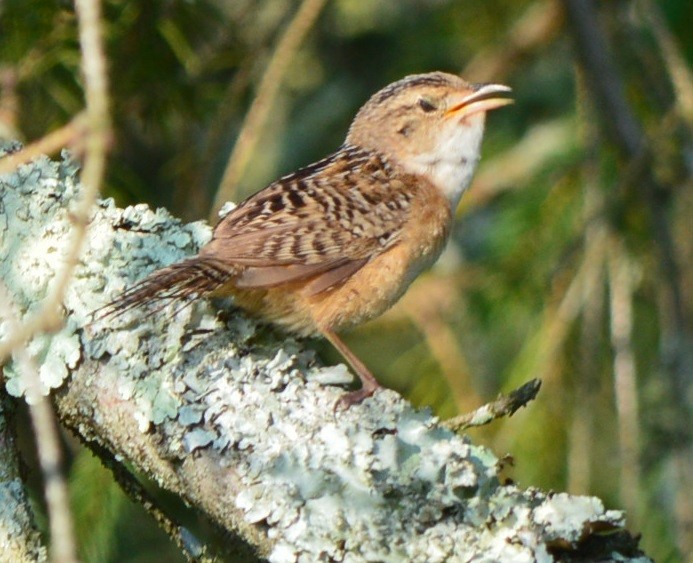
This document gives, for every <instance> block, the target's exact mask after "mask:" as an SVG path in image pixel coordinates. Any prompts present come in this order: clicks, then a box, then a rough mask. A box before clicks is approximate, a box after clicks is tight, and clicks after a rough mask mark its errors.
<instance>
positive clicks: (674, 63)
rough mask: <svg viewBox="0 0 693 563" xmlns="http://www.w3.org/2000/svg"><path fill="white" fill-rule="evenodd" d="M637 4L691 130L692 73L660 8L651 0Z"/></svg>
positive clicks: (692, 115)
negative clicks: (656, 45) (647, 24)
mask: <svg viewBox="0 0 693 563" xmlns="http://www.w3.org/2000/svg"><path fill="white" fill-rule="evenodd" d="M639 4H640V9H641V11H642V13H643V15H644V16H645V18H646V20H647V21H648V22H649V24H650V29H651V30H652V34H653V35H654V37H655V39H656V40H657V43H658V44H659V48H660V50H661V51H662V57H663V59H664V62H665V66H666V70H667V72H668V73H669V77H670V80H671V83H672V84H673V85H674V91H675V93H676V105H677V106H678V109H679V111H680V113H681V117H682V118H683V119H684V120H685V121H686V123H687V124H688V127H689V128H692V129H693V73H692V72H691V70H690V68H689V66H688V64H687V62H686V59H685V58H684V57H683V55H682V53H681V49H680V48H679V46H678V45H677V42H676V38H675V37H674V34H673V33H671V31H670V30H669V28H668V27H667V26H666V23H665V22H664V17H663V16H662V10H661V8H660V7H659V6H658V5H657V4H655V3H654V2H652V0H639Z"/></svg>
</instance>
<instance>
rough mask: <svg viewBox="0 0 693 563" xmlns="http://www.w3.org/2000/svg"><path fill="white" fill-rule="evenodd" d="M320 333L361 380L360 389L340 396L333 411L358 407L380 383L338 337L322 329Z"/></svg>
mask: <svg viewBox="0 0 693 563" xmlns="http://www.w3.org/2000/svg"><path fill="white" fill-rule="evenodd" d="M321 332H322V334H323V336H324V337H325V338H327V340H328V341H329V342H330V344H332V346H334V347H335V348H336V349H337V351H338V352H339V353H340V354H341V355H342V356H343V357H344V359H345V360H346V361H347V362H348V363H349V365H350V366H351V367H352V369H353V370H354V371H355V372H356V375H358V376H359V378H360V379H361V389H357V390H356V391H351V392H349V393H345V394H344V395H342V396H341V397H340V398H339V400H338V401H337V404H336V405H335V409H342V408H343V409H348V408H349V407H350V406H352V405H358V404H359V403H360V402H361V401H363V400H364V399H367V398H368V397H370V396H371V395H372V394H373V393H375V392H376V391H377V390H378V389H380V387H381V385H380V383H378V382H377V381H376V379H375V377H373V374H372V373H371V372H370V370H369V369H368V368H367V367H366V364H364V363H363V362H362V361H361V360H359V359H358V358H357V357H356V354H354V353H353V352H352V351H351V350H349V348H348V347H347V345H346V344H345V343H344V342H343V341H342V339H341V338H339V336H337V335H336V334H335V333H334V332H332V331H331V330H325V329H323V330H322V331H321Z"/></svg>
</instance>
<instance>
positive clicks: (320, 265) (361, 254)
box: [109, 73, 509, 406]
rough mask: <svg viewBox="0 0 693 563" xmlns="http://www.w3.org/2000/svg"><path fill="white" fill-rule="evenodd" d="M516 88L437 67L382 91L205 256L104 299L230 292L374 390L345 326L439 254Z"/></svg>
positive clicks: (216, 237)
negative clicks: (327, 152) (330, 351)
mask: <svg viewBox="0 0 693 563" xmlns="http://www.w3.org/2000/svg"><path fill="white" fill-rule="evenodd" d="M508 92H509V89H508V88H507V87H504V86H499V85H470V84H467V83H466V82H464V81H463V80H462V79H461V78H459V77H457V76H454V75H449V74H444V73H430V74H425V75H415V76H411V77H407V78H405V79H403V80H401V81H399V82H396V83H394V84H391V85H390V86H388V87H386V88H384V89H383V90H381V91H380V92H378V93H377V94H375V95H374V96H373V97H372V98H371V99H370V100H369V102H368V103H367V104H366V105H364V107H363V108H362V109H361V110H360V111H359V113H358V115H357V116H356V118H355V119H354V122H353V124H352V126H351V128H350V130H349V134H348V136H347V139H346V142H345V144H344V145H343V146H342V147H341V148H340V149H339V150H338V151H337V152H335V153H334V154H332V155H331V156H329V157H327V158H325V159H323V160H321V161H319V162H316V163H314V164H312V165H310V166H307V167H305V168H302V169H300V170H298V171H296V172H294V173H292V174H289V175H287V176H284V177H283V178H280V179H279V180H277V181H276V182H274V183H272V184H270V185H269V186H268V187H267V188H265V189H264V190H261V191H260V192H258V193H256V194H255V195H253V196H251V197H249V198H248V199H246V200H245V201H243V202H242V203H241V204H240V205H238V207H236V208H234V209H233V210H232V211H231V212H230V213H229V214H228V215H226V216H225V217H224V218H223V219H222V220H221V221H220V222H219V223H218V224H217V226H216V228H215V230H214V234H213V237H212V240H211V241H210V242H209V243H208V244H206V245H205V246H204V247H203V248H202V249H201V250H200V252H199V254H198V255H197V256H194V257H192V258H189V259H187V260H184V261H182V262H179V263H177V264H173V265H171V266H168V267H166V268H163V269H161V270H158V271H156V272H154V273H153V274H151V275H150V276H149V277H148V278H146V279H145V280H143V281H142V282H140V283H139V284H137V285H135V286H134V287H132V288H130V289H129V290H127V291H126V292H124V293H123V294H122V295H121V296H120V297H119V298H118V299H116V300H115V301H114V302H113V303H112V304H110V306H109V310H110V311H111V312H113V313H115V314H118V313H120V312H122V311H124V310H127V309H129V308H132V307H136V306H139V305H142V304H147V303H150V302H152V301H156V300H160V299H189V298H195V297H205V296H228V295H232V296H233V297H234V299H235V302H236V303H237V304H238V305H239V306H240V307H241V308H243V309H245V310H247V311H249V312H250V313H253V314H255V315H257V316H259V317H261V318H263V319H265V320H267V321H270V322H273V323H275V324H277V325H279V326H281V327H283V328H285V329H286V330H288V331H290V332H292V333H295V334H298V335H303V336H307V335H314V334H321V335H323V336H325V337H326V338H327V339H328V340H329V341H330V342H332V344H333V345H334V346H335V347H336V348H337V349H338V350H339V351H340V352H341V353H342V355H343V356H344V357H345V358H346V359H347V361H348V362H349V363H350V364H351V365H352V367H353V368H354V370H355V371H356V373H357V374H358V375H359V377H360V378H361V380H362V382H363V386H362V388H361V389H360V390H358V391H355V392H352V393H350V394H347V395H345V396H344V398H343V399H342V400H341V402H340V404H342V405H344V406H348V405H350V404H354V403H357V402H360V401H361V400H363V399H364V398H365V397H368V396H370V395H371V394H373V392H374V391H375V390H376V389H377V388H378V387H379V386H378V383H377V382H376V380H375V378H374V377H373V376H372V375H371V373H370V372H369V371H368V369H367V368H366V366H365V365H364V364H363V363H362V362H360V360H359V359H358V358H356V356H354V354H353V353H352V352H351V351H350V350H349V349H348V348H347V347H346V345H345V344H344V343H343V342H342V341H341V339H339V337H338V336H337V334H336V333H337V332H340V331H342V330H345V329H348V328H351V327H353V326H355V325H358V324H361V323H363V322H365V321H367V320H370V319H372V318H374V317H377V316H378V315H380V314H382V313H383V312H384V311H385V310H387V309H388V308H389V307H390V306H391V305H392V304H393V303H395V301H397V299H399V297H401V295H402V294H403V293H404V291H405V290H406V288H407V287H408V286H409V284H410V283H411V282H412V280H413V279H414V278H415V277H416V276H417V275H418V274H419V273H420V272H421V271H422V270H423V269H424V268H426V267H428V266H429V265H430V264H432V262H434V261H435V259H436V258H437V257H438V255H439V254H440V252H441V251H442V248H443V246H444V244H445V242H446V240H447V237H448V234H449V230H450V225H451V223H452V216H453V211H454V207H455V206H456V204H457V201H458V200H459V197H460V196H461V194H462V192H463V191H464V190H465V189H466V188H467V186H468V184H469V181H470V180H471V176H472V173H473V170H474V168H475V166H476V163H477V161H478V157H479V146H480V142H481V137H482V134H483V126H484V115H485V112H486V111H488V110H490V109H494V108H496V107H500V106H501V105H505V104H507V103H509V100H508V98H507V97H505V96H507V93H508Z"/></svg>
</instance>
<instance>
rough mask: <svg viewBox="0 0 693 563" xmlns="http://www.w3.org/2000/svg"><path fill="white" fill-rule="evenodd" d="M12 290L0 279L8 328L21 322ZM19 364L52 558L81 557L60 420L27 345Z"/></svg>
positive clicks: (68, 562) (0, 314) (1, 310)
mask: <svg viewBox="0 0 693 563" xmlns="http://www.w3.org/2000/svg"><path fill="white" fill-rule="evenodd" d="M14 309H15V308H14V306H13V302H12V298H11V297H10V292H9V291H8V290H7V288H6V287H5V285H4V284H3V283H1V282H0V319H2V320H3V321H4V323H5V324H6V326H7V328H8V332H12V331H13V330H14V329H15V325H17V324H18V320H17V318H18V317H17V314H16V311H15V310H14ZM15 353H16V360H17V362H16V365H17V367H18V369H19V370H20V373H21V377H22V378H23V380H24V386H25V387H26V390H27V391H26V398H27V399H26V400H27V404H28V405H29V415H30V417H31V423H32V426H33V429H34V436H36V453H37V456H38V459H39V464H40V465H41V472H42V474H43V481H44V489H45V498H46V505H47V507H48V516H49V523H50V532H51V559H52V560H53V561H55V562H59V563H73V562H76V561H77V550H76V547H75V540H74V528H73V525H72V514H71V513H70V503H69V495H68V492H67V483H66V481H65V476H64V475H63V470H62V454H61V449H60V439H59V436H58V424H57V421H56V418H55V413H54V412H53V408H52V407H51V404H50V403H49V402H48V398H47V397H46V396H45V395H43V394H42V393H41V391H40V389H41V382H40V378H39V373H38V368H37V367H36V363H35V361H34V358H32V357H31V356H30V355H29V353H28V352H27V350H26V349H24V348H21V349H19V350H16V352H15Z"/></svg>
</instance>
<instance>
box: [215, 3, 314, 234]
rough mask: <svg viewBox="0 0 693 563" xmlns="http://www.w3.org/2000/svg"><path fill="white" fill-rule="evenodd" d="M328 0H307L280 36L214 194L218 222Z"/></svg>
mask: <svg viewBox="0 0 693 563" xmlns="http://www.w3.org/2000/svg"><path fill="white" fill-rule="evenodd" d="M325 1H326V0H303V3H302V4H301V6H300V7H299V9H298V11H297V12H296V15H295V16H294V18H293V20H291V23H290V24H289V26H288V27H287V28H286V31H285V32H284V35H283V36H282V38H281V39H280V40H279V43H278V44H277V47H276V49H275V50H274V53H273V55H272V58H271V60H270V62H269V65H267V70H265V74H264V75H263V77H262V81H261V82H260V86H259V87H258V93H257V96H256V97H255V99H254V100H253V103H252V105H251V106H250V109H249V110H248V113H247V114H246V116H245V120H244V122H243V126H242V128H241V132H240V133H239V135H238V139H237V140H236V144H235V146H234V148H233V152H232V153H231V156H230V157H229V160H228V162H227V164H226V169H225V170H224V175H223V176H222V179H221V183H220V185H219V190H218V191H217V195H216V197H215V198H214V204H213V206H212V211H211V213H210V221H213V222H215V221H216V219H217V213H218V211H219V209H221V207H222V205H224V203H225V202H226V201H229V200H231V199H233V193H234V191H235V189H236V185H237V184H238V181H239V180H240V178H241V176H242V175H243V172H244V170H245V167H246V165H247V164H248V161H249V160H250V156H251V155H252V153H253V150H254V149H255V146H256V145H257V142H258V140H259V138H260V133H261V131H262V129H263V127H264V125H265V122H266V121H267V117H268V116H269V113H270V110H271V109H272V100H273V99H274V97H275V96H276V95H277V92H278V91H279V86H280V85H281V83H282V79H283V77H284V74H285V73H286V71H287V69H288V67H289V63H290V62H291V60H292V57H293V55H294V53H295V52H296V50H297V49H298V48H299V46H300V45H301V43H302V42H303V39H304V37H305V36H306V34H307V33H308V31H309V30H310V28H311V27H312V25H313V23H314V22H315V20H316V19H317V17H318V15H319V14H320V11H321V10H322V8H323V6H324V5H325Z"/></svg>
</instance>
